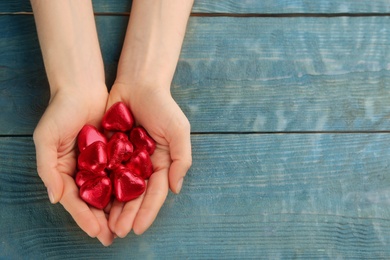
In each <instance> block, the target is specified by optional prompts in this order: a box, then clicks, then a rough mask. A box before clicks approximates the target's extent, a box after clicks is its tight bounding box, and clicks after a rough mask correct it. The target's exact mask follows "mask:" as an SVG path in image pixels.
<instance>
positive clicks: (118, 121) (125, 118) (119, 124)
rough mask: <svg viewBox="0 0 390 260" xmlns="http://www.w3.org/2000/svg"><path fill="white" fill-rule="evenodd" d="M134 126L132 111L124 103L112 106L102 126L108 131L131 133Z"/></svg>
mask: <svg viewBox="0 0 390 260" xmlns="http://www.w3.org/2000/svg"><path fill="white" fill-rule="evenodd" d="M133 124H134V118H133V115H132V114H131V112H130V109H129V108H127V106H126V105H125V104H124V103H123V102H117V103H115V104H114V105H112V106H111V107H110V108H109V109H108V110H107V111H106V113H105V114H104V116H103V120H102V126H103V128H104V129H106V130H108V131H121V132H126V131H129V130H130V129H131V128H132V127H133Z"/></svg>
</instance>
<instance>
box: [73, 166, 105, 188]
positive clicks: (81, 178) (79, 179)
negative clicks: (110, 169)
mask: <svg viewBox="0 0 390 260" xmlns="http://www.w3.org/2000/svg"><path fill="white" fill-rule="evenodd" d="M101 177H107V174H106V173H105V172H104V171H102V172H99V173H95V172H90V171H86V170H81V171H79V172H77V173H76V179H75V182H76V184H77V186H79V187H81V186H83V184H84V183H86V182H87V181H90V180H93V179H96V178H101Z"/></svg>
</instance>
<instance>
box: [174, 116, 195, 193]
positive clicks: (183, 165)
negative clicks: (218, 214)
mask: <svg viewBox="0 0 390 260" xmlns="http://www.w3.org/2000/svg"><path fill="white" fill-rule="evenodd" d="M183 116H184V115H183ZM190 133H191V131H190V124H189V122H188V120H187V118H184V119H183V120H182V122H181V123H180V124H178V127H176V129H173V138H170V143H169V149H170V154H171V159H172V164H171V166H170V168H169V187H170V189H171V190H172V192H174V193H176V194H177V193H179V192H180V190H181V187H182V184H183V179H184V176H185V175H186V174H187V171H188V170H189V168H190V167H191V164H192V155H191V135H190Z"/></svg>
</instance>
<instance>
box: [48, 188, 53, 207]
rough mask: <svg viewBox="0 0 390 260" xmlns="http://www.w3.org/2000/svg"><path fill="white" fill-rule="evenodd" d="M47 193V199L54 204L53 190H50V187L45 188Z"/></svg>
mask: <svg viewBox="0 0 390 260" xmlns="http://www.w3.org/2000/svg"><path fill="white" fill-rule="evenodd" d="M47 195H49V200H50V202H51V203H52V204H54V194H53V192H52V191H51V189H50V188H47Z"/></svg>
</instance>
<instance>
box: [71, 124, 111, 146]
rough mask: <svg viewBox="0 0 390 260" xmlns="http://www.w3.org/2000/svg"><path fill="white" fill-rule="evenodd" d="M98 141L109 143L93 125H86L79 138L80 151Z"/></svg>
mask: <svg viewBox="0 0 390 260" xmlns="http://www.w3.org/2000/svg"><path fill="white" fill-rule="evenodd" d="M97 141H100V142H103V143H107V139H106V137H105V136H104V135H103V134H102V133H100V132H99V130H98V129H97V128H96V127H94V126H93V125H85V126H84V127H83V128H82V129H81V131H80V132H79V135H78V136H77V145H78V148H79V151H83V150H84V149H85V148H86V147H87V146H89V145H91V144H93V143H94V142H97Z"/></svg>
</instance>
